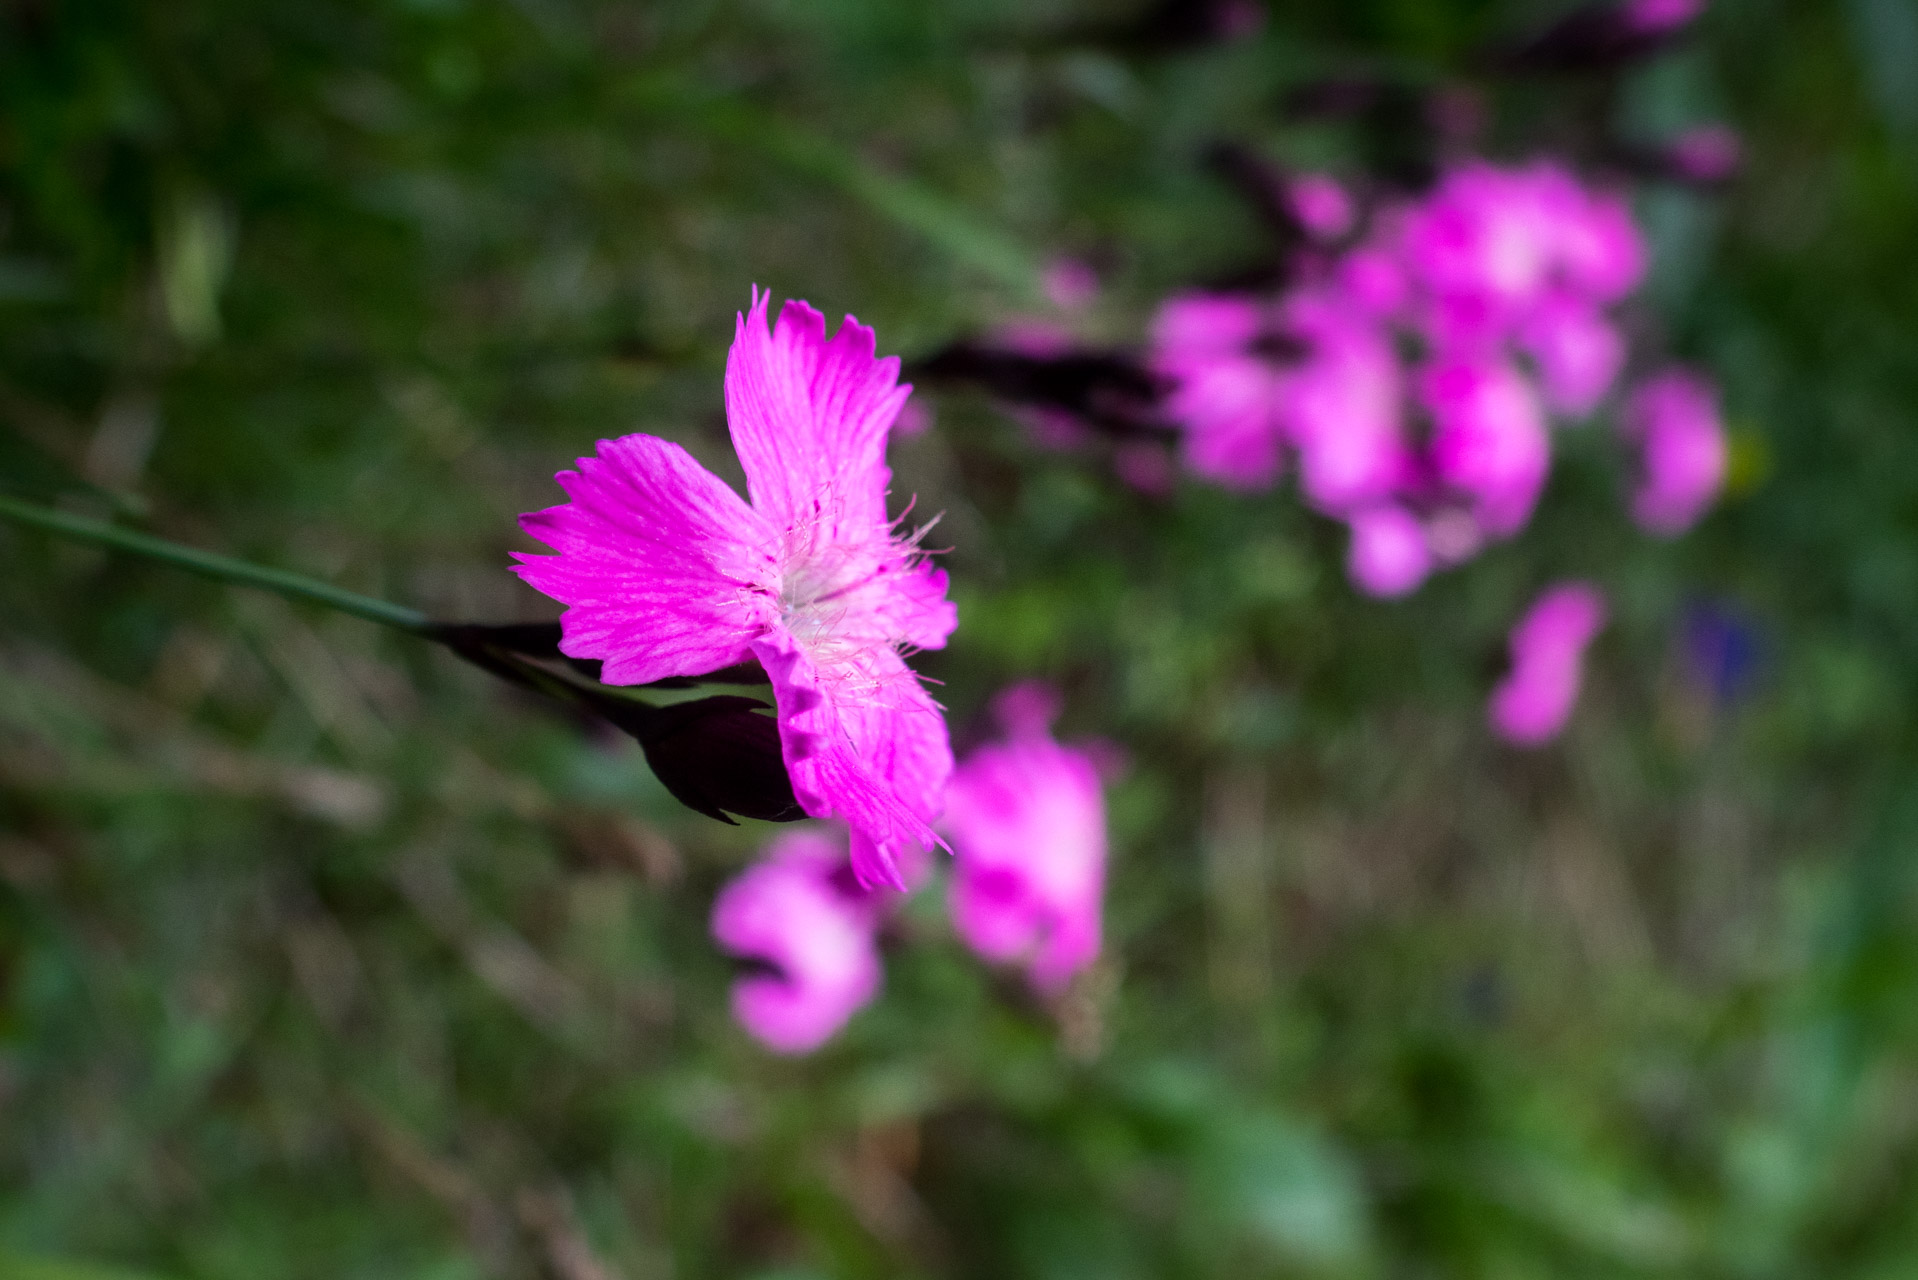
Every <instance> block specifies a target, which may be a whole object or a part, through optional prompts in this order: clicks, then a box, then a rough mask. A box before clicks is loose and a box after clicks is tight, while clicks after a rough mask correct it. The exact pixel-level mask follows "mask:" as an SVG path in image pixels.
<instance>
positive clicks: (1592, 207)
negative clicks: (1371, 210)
mask: <svg viewBox="0 0 1918 1280" xmlns="http://www.w3.org/2000/svg"><path fill="white" fill-rule="evenodd" d="M1403 251H1404V254H1405V261H1406V264H1407V266H1408V267H1409V268H1410V270H1411V272H1412V274H1413V275H1414V276H1415V277H1416V278H1417V279H1418V280H1419V282H1420V283H1421V285H1422V286H1423V287H1424V289H1425V290H1426V291H1427V293H1428V295H1429V300H1428V302H1427V314H1428V319H1427V325H1428V329H1429V332H1430V336H1431V337H1432V338H1433V339H1434V340H1435V341H1436V342H1438V343H1439V344H1440V345H1441V346H1442V347H1447V348H1457V347H1460V346H1473V345H1478V344H1483V343H1488V342H1492V341H1496V340H1497V339H1498V338H1499V337H1500V336H1501V335H1503V334H1504V333H1506V332H1507V331H1508V330H1509V329H1510V327H1511V326H1512V325H1513V324H1515V323H1517V322H1518V321H1520V320H1521V319H1522V318H1523V317H1524V316H1526V315H1527V314H1528V313H1530V311H1531V310H1532V309H1533V307H1534V306H1535V305H1536V304H1537V303H1538V302H1539V301H1540V300H1541V299H1542V298H1543V297H1544V296H1545V294H1546V293H1547V291H1548V290H1550V289H1552V288H1554V287H1560V288H1566V289H1570V290H1572V291H1573V292H1574V293H1576V294H1578V295H1582V296H1583V297H1584V298H1586V299H1587V300H1589V301H1592V302H1615V301H1617V300H1618V299H1620V298H1622V297H1624V296H1625V295H1626V294H1628V293H1630V292H1631V291H1632V290H1633V289H1634V288H1636V287H1637V285H1638V283H1639V281H1640V280H1641V279H1642V278H1643V275H1644V270H1645V248H1644V243H1643V241H1642V239H1641V238H1640V236H1639V234H1638V228H1637V226H1636V225H1635V224H1634V223H1633V221H1632V216H1631V210H1630V208H1629V207H1628V206H1627V205H1626V204H1625V202H1624V201H1623V200H1622V199H1621V198H1619V197H1618V196H1616V195H1613V194H1611V193H1608V192H1602V191H1594V190H1592V189H1590V188H1588V187H1586V186H1585V185H1583V184H1582V183H1580V182H1579V181H1578V179H1577V178H1576V177H1575V176H1573V175H1572V174H1571V173H1570V172H1569V171H1568V170H1566V169H1565V168H1563V167H1562V166H1561V165H1558V164H1556V163H1554V162H1551V161H1540V162H1538V163H1535V164H1533V165H1530V166H1529V167H1527V168H1523V169H1506V168H1499V167H1497V166H1494V165H1490V164H1486V163H1483V162H1473V163H1471V164H1467V165H1462V166H1460V167H1459V168H1457V169H1454V170H1453V171H1452V172H1451V173H1449V174H1447V175H1446V177H1445V178H1444V179H1443V180H1442V181H1441V182H1440V184H1439V186H1438V187H1437V189H1435V190H1434V191H1433V193H1432V194H1431V195H1430V196H1428V197H1427V198H1426V199H1425V201H1424V202H1423V203H1422V204H1420V205H1416V206H1414V207H1413V208H1412V209H1411V210H1410V211H1409V213H1408V214H1407V215H1406V220H1405V231H1404V235H1403Z"/></svg>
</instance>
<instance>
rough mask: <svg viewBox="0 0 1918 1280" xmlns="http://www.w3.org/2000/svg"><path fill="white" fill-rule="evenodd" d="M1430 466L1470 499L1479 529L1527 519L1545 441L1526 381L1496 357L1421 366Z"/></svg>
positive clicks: (1546, 452)
mask: <svg viewBox="0 0 1918 1280" xmlns="http://www.w3.org/2000/svg"><path fill="white" fill-rule="evenodd" d="M1419 389H1420V393H1421V396H1422V398H1423V399H1424V401H1425V404H1426V407H1427V408H1429V409H1430V410H1431V412H1432V421H1433V433H1432V443H1431V456H1432V467H1433V470H1434V471H1435V472H1436V473H1437V475H1438V477H1439V479H1440V480H1442V481H1444V482H1445V483H1446V484H1447V485H1450V486H1451V487H1452V488H1453V489H1456V490H1458V491H1459V492H1460V493H1462V494H1464V495H1465V496H1466V497H1467V498H1469V499H1470V500H1471V502H1472V508H1473V514H1474V515H1475V516H1476V517H1477V519H1478V523H1479V524H1480V526H1481V527H1483V529H1484V530H1485V532H1486V533H1488V534H1491V535H1493V536H1497V537H1503V536H1506V535H1509V534H1512V533H1516V532H1517V531H1518V530H1519V529H1520V528H1522V527H1523V526H1524V524H1525V522H1526V521H1527V520H1529V519H1530V518H1531V515H1532V507H1533V506H1534V505H1535V504H1536V503H1537V502H1538V495H1539V492H1540V490H1541V489H1543V488H1544V485H1545V474H1546V470H1547V468H1548V467H1549V466H1550V463H1551V440H1550V438H1549V437H1548V436H1547V435H1546V433H1545V420H1544V415H1543V414H1542V413H1541V412H1540V410H1539V405H1538V398H1537V396H1536V395H1534V394H1533V391H1532V387H1531V384H1530V383H1529V382H1527V381H1526V380H1525V378H1523V377H1522V376H1521V375H1520V374H1519V373H1518V371H1517V370H1515V369H1513V368H1512V367H1511V365H1510V364H1508V363H1506V362H1505V361H1503V360H1481V361H1452V362H1449V363H1444V364H1440V365H1436V366H1434V367H1432V368H1430V369H1427V370H1426V371H1425V373H1424V375H1423V377H1422V378H1421V379H1420V388H1419Z"/></svg>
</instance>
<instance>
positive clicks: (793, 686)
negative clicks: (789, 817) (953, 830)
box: [753, 629, 952, 889]
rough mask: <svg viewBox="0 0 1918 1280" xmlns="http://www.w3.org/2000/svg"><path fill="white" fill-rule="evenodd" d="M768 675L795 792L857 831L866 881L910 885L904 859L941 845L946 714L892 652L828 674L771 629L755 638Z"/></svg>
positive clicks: (858, 860) (948, 764)
mask: <svg viewBox="0 0 1918 1280" xmlns="http://www.w3.org/2000/svg"><path fill="white" fill-rule="evenodd" d="M753 653H754V655H755V656H757V657H758V659H759V661H760V664H761V665H762V666H764V667H765V668H766V674H767V675H768V677H770V678H771V680H772V686H773V696H774V698H775V700H776V701H777V702H778V706H779V735H780V743H781V746H782V748H783V750H784V753H785V757H786V770H787V772H788V773H789V774H790V775H791V777H792V784H793V795H794V796H795V797H796V798H797V799H798V801H799V804H800V807H801V808H803V809H805V811H806V812H807V813H809V814H811V815H812V816H813V817H815V818H841V819H844V821H845V822H846V825H847V826H848V827H849V828H850V829H851V847H852V864H853V871H854V873H855V874H856V875H857V876H858V877H859V880H860V882H861V883H862V884H866V885H885V886H887V887H889V888H895V889H904V888H905V887H906V884H905V879H904V877H903V875H902V874H901V873H900V869H899V863H900V859H901V858H902V857H903V856H905V854H906V853H907V852H908V851H909V850H910V849H911V848H912V847H914V846H919V847H927V846H930V845H932V844H935V843H937V837H936V836H934V835H933V832H932V828H931V825H930V824H931V822H932V820H933V819H934V818H936V817H938V816H939V812H940V810H941V808H942V807H943V806H944V803H945V788H946V780H947V778H948V777H950V776H951V773H952V747H951V745H950V743H949V742H948V740H947V737H946V721H945V716H944V715H943V714H941V712H940V710H939V708H938V706H937V705H936V704H934V702H933V701H932V699H931V698H930V697H929V696H927V694H926V691H925V689H924V688H923V687H922V686H921V685H920V683H919V680H918V677H917V676H915V675H913V673H912V671H911V669H910V668H908V667H907V666H906V664H905V662H904V661H903V660H902V659H901V658H900V657H899V655H898V654H896V653H894V652H893V651H892V650H890V649H877V650H867V651H863V652H860V653H858V654H856V655H853V656H852V658H851V659H849V661H847V662H846V663H836V664H834V665H833V666H831V667H827V668H825V669H823V670H822V668H820V667H819V666H817V665H815V663H814V661H813V660H812V659H811V658H810V657H808V656H807V654H806V653H805V652H804V651H803V650H802V649H801V648H800V646H799V645H798V644H797V643H796V642H795V641H794V640H793V638H792V636H790V635H789V634H787V633H786V632H784V631H782V630H779V629H774V630H772V631H770V632H768V633H767V634H766V635H765V636H764V637H762V638H761V639H759V640H758V641H756V642H755V643H754V644H753Z"/></svg>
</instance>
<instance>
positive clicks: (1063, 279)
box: [1039, 258, 1099, 311]
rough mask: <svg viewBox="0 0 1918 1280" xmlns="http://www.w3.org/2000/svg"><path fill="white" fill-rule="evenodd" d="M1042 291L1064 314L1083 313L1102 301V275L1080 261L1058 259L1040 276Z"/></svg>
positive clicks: (1075, 259)
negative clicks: (1069, 312) (1100, 286)
mask: <svg viewBox="0 0 1918 1280" xmlns="http://www.w3.org/2000/svg"><path fill="white" fill-rule="evenodd" d="M1039 288H1040V290H1041V291H1042V292H1043V293H1044V294H1045V295H1046V301H1047V302H1050V303H1051V304H1052V305H1053V306H1055V307H1057V308H1059V309H1060V310H1061V311H1083V310H1085V309H1086V308H1087V307H1089V306H1091V305H1092V304H1093V303H1094V302H1095V301H1097V299H1098V297H1099V273H1098V272H1096V271H1094V270H1093V269H1092V268H1091V266H1089V265H1088V264H1087V263H1086V262H1084V261H1083V260H1081V259H1079V258H1055V259H1053V260H1052V261H1051V262H1049V263H1047V264H1046V267H1045V270H1043V271H1042V272H1040V274H1039Z"/></svg>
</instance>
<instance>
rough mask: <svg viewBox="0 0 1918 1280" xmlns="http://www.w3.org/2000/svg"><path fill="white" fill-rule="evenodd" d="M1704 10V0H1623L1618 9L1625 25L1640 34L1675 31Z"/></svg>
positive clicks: (1660, 33) (1662, 33) (1659, 33)
mask: <svg viewBox="0 0 1918 1280" xmlns="http://www.w3.org/2000/svg"><path fill="white" fill-rule="evenodd" d="M1704 11H1705V0H1625V4H1624V5H1623V6H1621V9H1620V12H1621V13H1622V15H1623V17H1624V19H1625V25H1626V26H1628V27H1630V28H1631V29H1632V30H1633V31H1635V32H1637V33H1639V34H1641V35H1664V34H1665V33H1667V32H1671V31H1676V30H1678V28H1680V27H1682V26H1685V25H1687V24H1689V23H1690V22H1692V21H1693V20H1694V19H1696V18H1697V17H1698V15H1699V14H1701V13H1703V12H1704Z"/></svg>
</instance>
